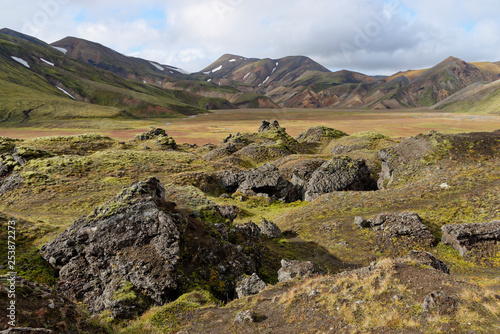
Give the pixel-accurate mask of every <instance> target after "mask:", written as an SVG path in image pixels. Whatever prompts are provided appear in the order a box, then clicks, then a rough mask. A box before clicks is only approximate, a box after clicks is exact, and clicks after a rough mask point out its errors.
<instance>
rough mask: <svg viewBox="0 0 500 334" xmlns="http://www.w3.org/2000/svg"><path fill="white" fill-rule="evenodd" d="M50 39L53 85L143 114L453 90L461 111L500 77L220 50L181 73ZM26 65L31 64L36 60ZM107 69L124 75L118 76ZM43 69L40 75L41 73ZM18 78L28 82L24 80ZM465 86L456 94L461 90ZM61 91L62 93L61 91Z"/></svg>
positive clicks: (431, 100) (416, 98)
mask: <svg viewBox="0 0 500 334" xmlns="http://www.w3.org/2000/svg"><path fill="white" fill-rule="evenodd" d="M0 33H1V34H3V36H8V38H10V39H12V40H14V39H18V40H24V43H31V44H32V45H33V46H34V47H33V48H31V49H33V50H37V49H38V50H40V48H45V49H47V47H48V44H47V43H45V42H43V41H40V40H38V39H36V38H34V37H31V36H27V35H24V34H21V33H18V32H15V31H12V30H9V29H2V30H1V31H0ZM5 38H6V37H4V39H5ZM25 46H26V45H25ZM52 47H53V48H55V49H54V50H57V52H58V53H57V57H56V56H55V55H54V52H53V50H51V51H50V52H49V51H47V50H46V51H47V52H48V54H52V59H56V58H58V59H61V60H62V59H65V60H66V61H65V62H62V61H61V62H57V64H55V67H56V68H54V70H57V68H58V67H61V66H62V65H61V64H66V65H68V66H69V64H70V61H69V60H70V59H71V60H74V61H75V62H72V63H71V64H72V66H73V68H67V69H66V70H67V71H69V72H70V73H66V74H71V76H72V80H73V82H72V83H69V81H71V80H68V79H67V77H66V79H65V80H60V76H59V77H58V84H59V85H61V86H60V87H59V88H60V89H64V91H66V92H68V93H69V95H71V96H72V97H74V98H75V99H76V100H80V101H84V102H90V103H93V104H99V105H105V106H111V107H120V106H121V107H124V109H125V110H126V111H127V112H130V111H132V114H135V115H138V114H139V115H142V116H144V115H146V116H153V115H158V116H164V115H168V114H170V113H173V114H176V113H181V114H192V113H196V112H197V111H196V107H202V108H204V109H219V108H280V107H300V108H318V107H332V108H343V109H360V108H361V109H400V108H414V107H429V106H433V105H435V104H436V103H439V102H441V101H443V100H445V99H447V98H448V97H450V96H451V95H454V98H453V99H449V100H447V102H446V105H447V106H450V107H449V109H448V110H451V111H453V110H462V111H464V110H465V111H468V109H467V108H465V107H463V106H462V105H457V107H455V108H454V107H452V106H451V105H452V104H453V103H455V102H454V101H459V100H463V99H467V96H469V95H470V91H471V90H467V88H468V87H471V85H476V84H487V83H491V82H494V81H495V80H498V79H500V64H499V63H498V62H496V63H495V62H477V63H467V62H465V61H463V60H461V59H458V58H454V57H449V58H447V59H445V60H443V61H442V62H441V63H439V64H437V65H435V66H433V67H431V68H428V69H418V70H408V71H405V72H398V73H396V74H393V75H391V76H388V77H384V76H376V77H375V76H369V75H365V74H362V73H357V72H353V71H348V70H341V71H336V72H331V71H330V70H328V69H327V68H325V67H324V66H322V65H320V64H318V63H317V62H315V61H314V60H312V59H310V58H308V57H304V56H289V57H283V58H279V59H270V58H264V59H259V58H247V57H243V56H238V55H233V54H225V55H223V56H221V57H220V58H219V59H217V60H216V61H215V62H213V63H212V64H210V65H209V66H207V67H206V68H204V69H203V70H201V71H199V72H196V73H191V74H187V73H186V72H184V71H182V70H181V69H179V68H176V67H174V66H170V65H163V64H160V63H157V62H155V61H152V60H145V59H141V58H135V57H129V56H125V55H123V54H120V53H118V52H116V51H114V50H112V49H110V48H108V47H106V46H104V45H101V44H98V43H95V42H91V41H87V40H84V39H81V38H76V37H66V38H64V39H62V40H60V41H57V42H55V43H52ZM5 48H6V49H8V48H14V49H15V50H19V49H20V47H19V46H15V45H12V44H10V45H7V44H5V43H4V49H5ZM13 53H15V52H14V51H13V50H7V52H6V53H4V55H5V56H11V54H13ZM48 54H47V56H46V57H48ZM7 58H8V57H7ZM39 58H42V57H38V58H37V59H39ZM45 60H47V59H45ZM38 62H39V61H38ZM51 63H53V62H52V61H50V60H47V62H44V63H43V64H42V65H45V67H46V66H50V64H51ZM76 64H80V65H76ZM83 64H84V65H87V66H88V67H85V66H83ZM75 68H78V70H76V69H75ZM31 70H32V71H33V70H34V71H37V70H39V68H38V67H34V68H32V69H31ZM45 70H46V69H45ZM110 73H112V74H114V75H116V76H118V77H119V78H122V79H126V80H127V81H123V82H120V80H118V78H117V77H113V76H111V75H110ZM18 76H22V75H18ZM42 76H45V77H46V78H47V74H42ZM75 80H76V81H78V83H76V82H75ZM86 80H91V81H97V82H99V83H105V84H107V85H110V84H111V85H112V86H115V87H117V86H118V87H119V88H120V89H119V90H120V91H119V92H117V91H116V88H112V89H110V88H109V87H95V85H94V84H89V82H88V81H86ZM110 80H111V81H112V82H110ZM11 81H12V80H11ZM18 81H19V80H18ZM34 81H37V80H36V79H35V80H34ZM132 82H133V83H132ZM145 84H148V85H147V86H144V85H145ZM24 85H25V86H30V84H29V83H25V84H24ZM31 86H33V85H31ZM89 86H90V87H89ZM153 86H154V87H157V88H154V87H153ZM491 88H492V86H489V88H488V90H483V91H482V94H484V96H482V97H481V98H484V99H485V101H488V96H489V95H490V94H491V95H492V96H493V95H494V94H495V93H496V90H494V89H491ZM464 89H465V90H464ZM14 90H15V89H14ZM125 90H127V91H128V93H126V92H125ZM171 90H175V92H172V91H171ZM103 91H105V93H103ZM181 91H183V92H181ZM165 92H166V93H165ZM467 92H469V93H468V94H466V95H465V96H464V97H463V98H462V97H461V94H462V93H467ZM137 93H140V94H137ZM61 94H65V93H63V92H62V91H60V93H59V95H61ZM165 95H168V98H167V97H166V96H165ZM186 105H190V106H186ZM191 106H194V107H195V108H194V109H193V108H192V107H191ZM495 106H496V104H495V103H493V105H492V104H491V103H485V104H484V105H482V104H481V105H478V107H477V110H478V111H477V112H481V113H488V112H497V111H498V110H497V108H496V107H495ZM471 107H472V110H471V112H474V110H476V106H475V105H471ZM28 109H30V108H28ZM198 110H199V109H198Z"/></svg>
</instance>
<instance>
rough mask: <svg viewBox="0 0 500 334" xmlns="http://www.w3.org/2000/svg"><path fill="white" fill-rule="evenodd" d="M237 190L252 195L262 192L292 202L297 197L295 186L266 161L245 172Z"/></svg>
mask: <svg viewBox="0 0 500 334" xmlns="http://www.w3.org/2000/svg"><path fill="white" fill-rule="evenodd" d="M237 191H240V192H242V193H243V194H246V195H254V196H255V195H258V194H263V195H267V196H268V197H271V198H275V199H278V200H283V201H285V202H293V201H295V200H297V199H298V197H299V196H298V193H297V191H296V189H295V187H294V186H293V185H292V184H291V183H290V182H289V181H287V180H285V179H284V178H283V176H282V175H281V173H280V172H279V170H278V168H276V167H275V166H273V165H271V164H268V163H266V164H264V165H262V166H261V167H258V168H255V169H252V170H250V171H248V172H246V173H245V180H244V181H243V182H242V183H241V184H240V186H239V187H238V189H237Z"/></svg>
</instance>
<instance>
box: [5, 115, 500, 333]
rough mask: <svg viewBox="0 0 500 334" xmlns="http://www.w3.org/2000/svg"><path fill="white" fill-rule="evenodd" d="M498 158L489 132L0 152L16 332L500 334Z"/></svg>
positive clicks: (139, 139)
mask: <svg viewBox="0 0 500 334" xmlns="http://www.w3.org/2000/svg"><path fill="white" fill-rule="evenodd" d="M257 128H258V127H257V126H256V129H257ZM499 148H500V132H499V131H496V132H491V133H470V134H455V135H444V134H440V133H437V132H430V133H427V134H421V135H418V136H415V137H410V138H389V137H387V136H384V135H381V134H377V133H371V132H364V133H358V134H352V135H347V134H346V133H344V132H342V131H339V130H335V129H331V128H327V127H321V126H319V127H314V128H310V129H309V130H307V131H306V132H304V133H302V134H300V135H299V136H297V138H293V137H291V136H289V135H288V134H287V133H286V130H285V129H284V128H282V127H281V126H280V125H279V124H278V122H276V121H275V122H267V121H263V122H262V124H261V126H260V128H259V129H258V131H257V132H255V133H237V134H233V135H230V136H229V137H228V138H226V139H225V140H223V142H221V143H220V144H218V145H213V144H206V145H203V146H200V147H198V146H196V145H186V144H179V143H176V142H175V140H174V138H172V137H170V136H168V135H167V134H166V133H165V131H164V130H162V129H152V130H151V131H149V132H147V133H144V134H139V135H137V136H136V137H135V138H133V139H132V140H130V141H128V142H117V141H114V140H112V139H110V138H107V137H103V136H98V135H82V136H69V137H50V138H35V139H30V140H25V141H21V140H16V139H11V138H6V137H0V198H1V203H0V211H1V212H3V213H0V217H1V220H0V221H1V223H2V229H3V230H6V228H4V227H5V226H4V225H6V224H7V221H8V220H15V221H16V222H17V232H18V239H17V245H16V251H17V253H16V254H17V256H18V259H17V271H18V277H17V282H18V283H17V284H18V286H19V287H20V288H19V289H18V295H19V297H18V300H19V304H18V305H19V310H20V311H19V313H18V315H19V318H18V321H19V322H18V326H21V327H24V328H25V329H24V332H30V331H31V332H35V331H36V329H38V331H42V329H43V330H44V331H45V332H52V333H99V332H103V333H330V332H331V333H363V332H370V333H428V332H443V333H452V332H456V333H496V332H500V327H499V323H500V270H499V269H498V268H499V267H500V222H499V219H500V169H499V168H498V166H499V162H500V153H499ZM0 247H2V249H7V245H6V241H5V239H4V238H2V241H1V242H0ZM1 261H2V262H1V263H0V265H1V269H2V271H3V272H4V273H6V272H7V258H6V257H2V260H1ZM6 279H7V277H4V279H3V280H2V281H1V282H0V284H2V287H3V288H2V293H3V294H6V291H7V290H8V289H7V287H8V282H7V280H6ZM7 302H8V300H7V298H2V299H1V301H0V303H1V305H2V306H1V310H0V326H1V328H5V329H6V330H7V328H8V325H7V320H6V319H7V317H6V316H7V314H6V313H5V312H6V306H7V304H6V303H7ZM19 330H20V331H23V330H21V329H19ZM19 330H18V331H19ZM6 332H12V329H10V330H7V331H6Z"/></svg>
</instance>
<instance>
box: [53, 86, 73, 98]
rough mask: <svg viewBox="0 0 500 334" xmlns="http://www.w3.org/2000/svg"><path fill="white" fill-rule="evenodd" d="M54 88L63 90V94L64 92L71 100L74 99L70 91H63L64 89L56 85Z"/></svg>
mask: <svg viewBox="0 0 500 334" xmlns="http://www.w3.org/2000/svg"><path fill="white" fill-rule="evenodd" d="M56 88H57V89H59V90H60V91H61V92H63V93H64V94H66V95H68V96H69V97H71V98H72V99H73V100H74V99H75V98H74V97H73V95H71V94H70V93H68V92H67V91H65V90H64V89H62V88H60V87H57V86H56Z"/></svg>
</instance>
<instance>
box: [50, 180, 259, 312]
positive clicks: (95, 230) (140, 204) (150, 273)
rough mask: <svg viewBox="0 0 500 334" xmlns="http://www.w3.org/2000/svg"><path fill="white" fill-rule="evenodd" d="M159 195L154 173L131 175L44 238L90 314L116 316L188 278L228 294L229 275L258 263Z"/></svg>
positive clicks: (172, 292) (163, 296) (67, 288)
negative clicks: (118, 189) (141, 177)
mask: <svg viewBox="0 0 500 334" xmlns="http://www.w3.org/2000/svg"><path fill="white" fill-rule="evenodd" d="M164 194H165V189H164V188H163V186H162V185H161V184H160V182H159V181H158V180H157V179H155V178H151V179H149V180H147V181H141V182H136V183H134V184H132V185H131V186H130V187H129V188H126V189H125V190H124V191H123V192H122V193H121V194H119V195H117V196H116V197H115V198H113V199H112V200H110V201H109V202H107V203H106V204H104V205H101V206H100V207H98V208H95V210H94V212H93V213H91V214H90V215H88V216H85V217H82V218H80V219H78V220H76V221H75V222H74V223H73V225H72V226H71V227H70V228H69V229H67V230H66V231H64V232H63V233H61V234H60V235H59V236H57V237H56V238H55V239H54V240H52V241H50V242H49V243H48V244H46V245H44V246H43V247H42V250H41V253H42V256H43V258H44V259H46V260H47V261H48V262H49V263H50V264H51V265H52V266H53V267H54V268H56V269H58V270H59V278H60V281H59V284H58V287H59V290H60V291H61V292H62V293H63V294H64V295H65V296H67V297H69V298H70V299H72V300H77V301H80V302H83V303H84V304H86V305H87V308H88V310H89V311H90V312H91V313H100V312H102V311H104V310H109V311H111V314H113V316H115V317H120V318H128V317H131V316H134V315H135V314H138V313H141V312H142V311H144V310H145V309H147V308H148V307H149V306H150V305H151V304H163V303H165V302H167V301H170V300H173V299H175V298H176V297H178V296H179V295H180V294H181V293H182V292H185V290H186V289H188V288H189V284H191V281H192V280H193V279H194V280H195V281H197V282H206V285H207V288H208V289H209V290H210V291H211V292H212V293H213V294H214V295H216V296H217V297H219V298H221V299H231V298H233V297H234V295H235V291H234V289H235V283H234V278H235V277H240V276H241V275H242V274H252V273H254V272H256V270H257V269H258V268H256V264H255V262H254V261H253V260H252V259H251V258H250V257H248V256H247V255H245V254H244V253H243V252H242V250H241V247H238V246H237V245H234V244H232V243H229V242H227V241H226V240H223V238H222V237H221V235H220V234H219V233H217V231H216V229H215V228H214V227H213V225H210V224H208V223H204V222H201V221H198V220H196V219H194V218H192V217H191V216H188V215H184V214H183V213H182V212H178V211H176V210H175V208H174V207H175V204H173V203H171V202H166V201H165V200H164Z"/></svg>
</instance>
